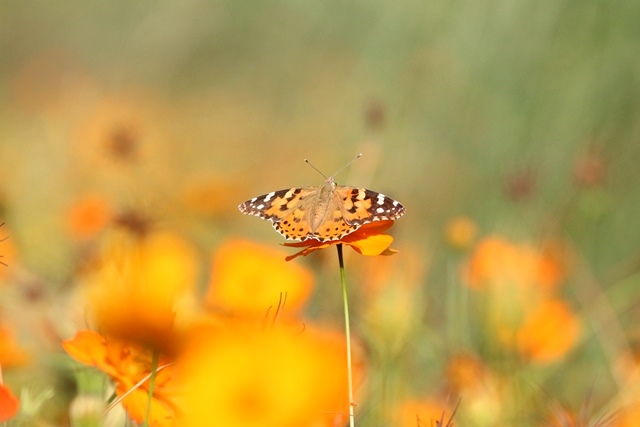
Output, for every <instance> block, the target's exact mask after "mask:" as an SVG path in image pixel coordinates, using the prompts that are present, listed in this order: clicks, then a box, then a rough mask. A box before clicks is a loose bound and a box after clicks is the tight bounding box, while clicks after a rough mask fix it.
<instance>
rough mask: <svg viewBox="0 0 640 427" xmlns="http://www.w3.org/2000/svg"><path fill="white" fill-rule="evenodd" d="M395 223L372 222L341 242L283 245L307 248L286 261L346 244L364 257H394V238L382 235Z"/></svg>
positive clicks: (314, 240)
mask: <svg viewBox="0 0 640 427" xmlns="http://www.w3.org/2000/svg"><path fill="white" fill-rule="evenodd" d="M393 223H394V221H393V220H385V221H374V222H370V223H368V224H365V225H363V226H362V227H360V228H358V229H357V230H356V231H354V232H353V233H350V234H347V235H346V236H344V237H343V238H341V239H340V240H332V241H328V242H321V241H319V240H316V239H308V240H305V241H303V242H296V243H283V246H288V247H291V248H305V249H303V250H302V251H300V252H298V253H295V254H293V255H289V256H288V257H286V258H285V259H286V260H287V261H291V260H292V259H294V258H296V257H298V256H299V255H303V256H307V255H308V254H310V253H311V252H313V251H317V250H320V249H324V248H327V247H329V246H331V245H337V244H339V243H344V244H345V245H347V246H350V247H351V248H353V249H354V250H355V251H356V252H358V253H359V254H362V255H368V256H376V255H393V254H395V253H397V252H398V251H396V250H395V249H391V248H389V246H391V243H392V242H393V237H391V236H389V235H388V234H382V232H383V231H385V230H387V229H388V228H390V227H391V226H392V225H393Z"/></svg>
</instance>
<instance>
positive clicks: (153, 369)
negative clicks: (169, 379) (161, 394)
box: [143, 350, 160, 427]
mask: <svg viewBox="0 0 640 427" xmlns="http://www.w3.org/2000/svg"><path fill="white" fill-rule="evenodd" d="M151 357H152V358H151V378H150V379H149V401H148V402H147V415H146V417H145V419H144V424H143V427H148V426H149V415H150V414H151V401H152V399H153V389H154V387H155V385H156V374H157V371H158V361H159V360H160V351H158V350H153V355H152V356H151Z"/></svg>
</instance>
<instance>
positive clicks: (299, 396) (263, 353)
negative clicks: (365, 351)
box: [176, 324, 362, 427]
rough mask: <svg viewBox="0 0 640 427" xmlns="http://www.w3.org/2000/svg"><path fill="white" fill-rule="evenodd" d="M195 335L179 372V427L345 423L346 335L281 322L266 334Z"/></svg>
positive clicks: (207, 330)
mask: <svg viewBox="0 0 640 427" xmlns="http://www.w3.org/2000/svg"><path fill="white" fill-rule="evenodd" d="M289 326H292V325H291V324H290V325H289ZM193 338H194V339H193V341H192V342H191V345H188V346H187V347H186V351H185V352H184V357H183V358H182V359H181V360H179V362H178V365H177V367H176V369H177V370H178V372H179V373H180V374H181V375H180V377H179V378H180V389H181V390H182V392H183V395H182V396H183V398H184V401H183V404H182V406H181V408H182V414H183V416H182V417H181V419H180V426H182V427H192V426H195V427H200V426H233V427H254V426H260V427H312V426H314V427H315V426H318V427H320V426H327V427H329V426H334V425H343V424H344V422H345V421H346V419H347V416H348V415H347V414H348V398H347V375H346V373H347V372H346V369H345V354H344V352H345V344H344V336H343V335H341V334H338V333H333V332H326V331H321V330H318V329H315V328H313V327H309V326H308V325H307V327H305V328H304V330H302V332H300V325H296V327H295V329H294V328H293V327H282V324H279V325H278V327H277V328H275V329H272V330H270V331H269V332H267V333H251V332H250V331H247V330H242V329H241V328H233V327H232V328H220V327H211V326H205V327H203V328H201V329H200V330H199V331H198V333H197V334H194V337H193ZM356 365H357V363H356ZM355 374H356V378H358V377H362V375H361V372H359V371H358V370H356V372H355Z"/></svg>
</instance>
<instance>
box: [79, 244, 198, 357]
mask: <svg viewBox="0 0 640 427" xmlns="http://www.w3.org/2000/svg"><path fill="white" fill-rule="evenodd" d="M196 276H197V256H196V252H195V250H194V249H193V248H192V247H191V245H190V244H189V243H188V242H187V241H185V240H184V239H183V238H182V237H180V236H178V235H175V234H171V233H159V232H158V233H150V234H147V235H145V236H142V237H140V236H132V235H130V234H127V233H115V234H114V235H113V236H112V238H111V239H110V240H109V241H108V245H107V248H106V250H105V253H104V259H103V264H102V265H101V267H100V268H99V269H98V271H97V272H95V274H93V275H92V276H91V277H90V278H89V283H88V285H89V286H88V287H87V295H88V298H89V308H90V314H91V315H92V316H93V320H94V321H95V325H96V327H97V329H98V330H100V331H101V332H104V333H105V334H107V335H110V336H115V337H118V338H121V339H126V340H133V341H135V342H138V343H142V344H146V345H150V346H152V347H154V348H159V349H162V350H164V351H172V350H173V349H174V346H176V345H178V342H177V337H178V331H176V328H175V327H174V324H175V323H176V322H178V323H179V324H183V323H184V322H186V321H188V319H189V318H190V317H191V315H192V313H191V312H192V308H193V307H192V305H193V299H194V295H193V293H194V287H195V284H196Z"/></svg>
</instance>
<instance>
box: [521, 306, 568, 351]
mask: <svg viewBox="0 0 640 427" xmlns="http://www.w3.org/2000/svg"><path fill="white" fill-rule="evenodd" d="M579 337H580V321H579V319H578V318H577V316H576V315H575V314H574V313H573V312H572V311H571V309H570V308H569V306H568V305H567V304H566V303H565V302H564V301H560V300H557V299H548V300H545V301H543V302H542V303H541V304H540V305H539V306H538V307H537V308H535V309H534V310H533V312H531V313H530V315H529V316H528V317H527V319H526V321H525V323H524V325H522V327H521V328H520V329H519V330H518V331H517V336H516V339H517V344H518V348H519V350H520V352H521V353H522V354H523V355H525V356H527V357H529V358H530V359H531V360H533V361H536V362H540V363H549V362H553V361H555V360H557V359H559V358H560V357H562V356H564V355H565V354H566V353H567V352H568V351H569V350H571V349H572V348H573V346H574V345H575V344H576V342H577V341H578V338H579Z"/></svg>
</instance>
